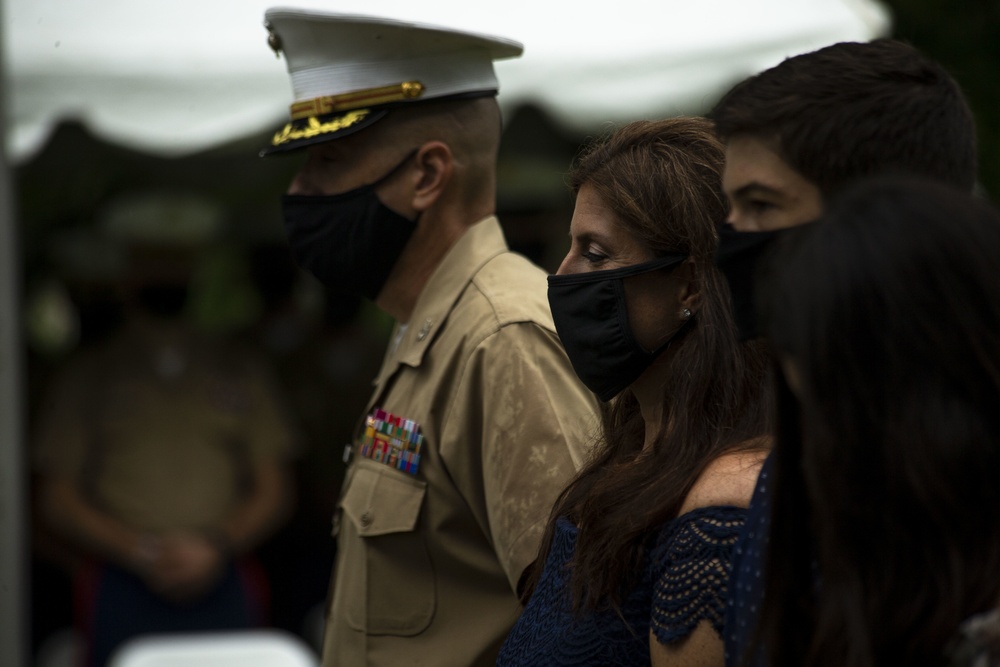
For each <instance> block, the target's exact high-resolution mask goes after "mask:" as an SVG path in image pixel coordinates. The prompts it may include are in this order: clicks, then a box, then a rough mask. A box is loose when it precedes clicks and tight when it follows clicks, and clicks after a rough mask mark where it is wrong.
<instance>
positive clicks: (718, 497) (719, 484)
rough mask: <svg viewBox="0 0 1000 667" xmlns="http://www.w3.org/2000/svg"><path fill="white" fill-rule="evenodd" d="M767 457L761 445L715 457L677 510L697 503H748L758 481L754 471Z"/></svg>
mask: <svg viewBox="0 0 1000 667" xmlns="http://www.w3.org/2000/svg"><path fill="white" fill-rule="evenodd" d="M762 444H766V443H762ZM766 457H767V450H766V449H764V448H762V449H754V450H751V451H741V452H730V453H728V454H723V455H722V456H720V457H719V458H717V459H715V460H714V461H712V462H711V463H709V464H708V466H706V467H705V470H704V471H702V473H701V476H700V477H698V479H697V481H695V483H694V486H693V487H691V490H690V491H689V492H688V494H687V497H686V498H685V499H684V504H683V505H682V506H681V510H680V514H685V513H687V512H690V511H691V510H694V509H698V508H699V507H713V506H722V505H732V506H735V507H748V506H749V505H750V497H751V496H752V495H753V489H754V486H755V485H756V484H757V475H758V474H759V473H760V467H761V465H762V464H763V463H764V459H765V458H766Z"/></svg>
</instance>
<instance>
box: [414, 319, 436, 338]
mask: <svg viewBox="0 0 1000 667" xmlns="http://www.w3.org/2000/svg"><path fill="white" fill-rule="evenodd" d="M431 324H432V322H431V321H430V320H424V323H423V325H421V327H420V331H418V332H417V340H418V341H421V340H423V339H425V338H427V334H429V333H430V332H431Z"/></svg>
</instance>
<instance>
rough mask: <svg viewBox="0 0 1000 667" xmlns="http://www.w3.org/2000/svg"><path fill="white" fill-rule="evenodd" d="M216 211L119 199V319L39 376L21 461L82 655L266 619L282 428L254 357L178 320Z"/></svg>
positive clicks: (281, 502) (112, 220) (171, 200)
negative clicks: (42, 382)
mask: <svg viewBox="0 0 1000 667" xmlns="http://www.w3.org/2000/svg"><path fill="white" fill-rule="evenodd" d="M222 222H223V221H222V216H221V214H220V212H219V210H218V209H217V208H215V207H214V206H212V205H211V203H210V202H206V201H205V200H203V199H200V198H198V197H193V196H184V195H177V194H175V195H171V196H155V195H147V196H136V197H123V198H119V199H118V200H117V201H116V202H115V204H114V205H113V206H111V207H109V208H107V209H106V210H105V211H104V213H103V215H102V219H101V221H100V228H101V230H102V231H103V232H104V234H105V235H106V237H107V238H109V239H111V240H113V241H116V242H117V243H119V244H121V246H120V247H121V248H122V249H123V250H124V256H123V258H124V275H123V279H122V281H121V283H120V285H121V287H122V295H121V296H122V311H121V312H122V323H121V326H120V327H119V328H118V330H116V331H114V332H113V333H110V334H109V335H108V336H107V337H106V338H105V339H104V340H102V341H100V342H98V343H95V344H93V345H90V346H89V347H87V348H84V349H83V350H82V351H81V352H80V353H79V354H78V355H77V356H76V357H75V358H74V359H72V360H71V362H70V363H69V364H67V365H66V367H65V368H64V369H63V370H61V371H60V372H59V373H58V374H57V375H56V376H55V377H54V378H53V381H52V382H51V383H50V387H49V389H48V390H47V391H46V392H45V398H44V399H43V400H42V401H41V404H40V407H39V410H38V415H37V419H36V428H35V434H34V435H35V437H34V443H33V444H34V450H33V460H34V465H35V468H36V471H37V474H38V476H39V479H40V485H39V500H40V506H41V511H40V515H41V517H42V520H43V522H44V523H45V525H46V526H47V527H48V528H50V529H51V532H52V533H53V534H54V535H55V536H57V537H58V538H61V539H63V540H65V541H66V543H67V544H68V545H70V546H71V548H72V553H73V555H74V556H75V557H76V558H75V561H76V562H75V570H74V577H73V578H74V594H75V615H76V623H77V626H78V630H79V631H80V633H81V636H82V637H83V638H84V643H85V651H86V664H88V665H95V666H99V665H103V664H105V662H106V660H107V659H108V657H109V656H110V655H111V653H112V652H113V651H114V649H115V648H116V646H118V645H119V644H120V643H121V642H123V641H124V640H126V639H128V638H130V637H132V636H135V635H138V634H142V633H149V632H169V631H191V630H209V629H233V628H247V627H253V626H258V625H261V624H263V623H264V622H265V621H266V612H267V583H266V579H265V577H264V576H263V575H262V570H261V569H260V568H259V566H256V565H255V562H254V560H253V559H252V558H251V557H250V554H251V553H252V552H253V551H254V549H255V548H256V547H257V546H258V545H259V544H260V543H261V541H262V540H263V539H264V538H266V537H267V536H269V535H270V534H271V533H272V532H273V531H274V529H275V528H276V527H277V526H278V525H279V524H280V523H281V521H282V520H283V519H284V518H285V517H286V515H287V513H288V511H289V509H290V502H289V501H290V498H291V496H290V488H289V474H288V460H289V457H290V455H291V454H292V453H293V443H294V438H293V432H292V429H291V426H290V423H289V420H288V419H287V416H286V414H285V411H284V410H283V408H282V407H281V406H280V404H279V401H278V400H277V398H276V395H275V392H274V387H273V386H272V381H271V378H270V376H269V373H268V371H267V369H266V368H265V366H264V364H263V362H262V360H261V359H260V358H259V357H258V355H257V354H256V353H255V352H253V351H251V348H249V347H247V346H243V345H237V344H235V343H234V342H233V341H232V340H229V339H227V338H226V337H224V336H219V335H214V336H213V335H209V334H206V333H204V332H202V331H201V330H199V329H198V328H196V327H194V326H193V325H192V324H191V321H190V318H187V317H185V314H186V312H187V309H189V308H190V307H191V302H190V300H189V299H188V293H189V288H190V286H191V281H192V279H193V278H194V277H195V276H196V268H197V260H198V258H199V249H200V248H202V247H203V245H204V244H205V243H207V242H208V241H209V240H210V239H211V238H212V236H213V235H214V234H216V233H218V231H219V227H220V226H221V223H222Z"/></svg>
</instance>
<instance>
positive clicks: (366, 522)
mask: <svg viewBox="0 0 1000 667" xmlns="http://www.w3.org/2000/svg"><path fill="white" fill-rule="evenodd" d="M374 520H375V517H374V516H372V512H371V510H368V511H367V512H365V513H364V514H362V515H361V527H362V528H368V527H369V526H371V525H372V522H373V521H374Z"/></svg>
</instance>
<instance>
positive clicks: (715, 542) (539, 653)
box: [497, 506, 746, 667]
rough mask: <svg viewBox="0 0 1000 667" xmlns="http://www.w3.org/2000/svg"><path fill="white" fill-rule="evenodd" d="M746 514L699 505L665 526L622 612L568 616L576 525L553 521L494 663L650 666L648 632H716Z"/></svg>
mask: <svg viewBox="0 0 1000 667" xmlns="http://www.w3.org/2000/svg"><path fill="white" fill-rule="evenodd" d="M745 516H746V510H745V509H743V508H739V507H729V506H726V507H703V508H699V509H696V510H693V511H691V512H688V513H687V514H684V515H683V516H680V517H677V518H676V519H674V520H672V521H670V522H668V523H667V524H665V525H664V526H663V527H662V528H661V529H660V532H659V534H658V535H656V537H655V540H654V541H653V542H652V544H653V548H652V549H651V550H650V552H649V556H648V558H647V560H646V563H645V567H644V568H643V571H642V573H641V576H640V578H639V581H638V583H637V585H636V586H635V587H634V589H633V590H632V591H631V593H630V594H629V595H628V597H627V598H626V599H625V600H624V602H623V604H622V609H621V616H619V615H618V614H617V613H616V612H615V611H613V610H610V609H606V610H600V611H588V612H585V613H583V614H581V615H579V616H576V615H574V614H573V611H572V606H571V605H572V602H571V599H570V593H569V589H568V583H569V576H568V575H569V572H568V571H567V569H566V567H565V565H566V563H568V562H569V560H570V558H571V557H572V555H573V550H574V549H575V548H576V536H577V528H576V526H574V525H573V524H572V523H571V522H570V521H569V520H567V519H565V518H562V519H558V520H557V522H556V530H555V535H554V536H553V540H552V548H551V550H550V551H549V554H548V557H547V558H546V560H545V566H544V569H543V570H542V575H541V577H540V578H539V581H538V586H537V587H536V589H535V593H534V595H532V597H531V600H530V601H529V602H528V605H527V607H525V609H524V613H522V614H521V617H520V618H519V619H518V621H517V623H516V624H515V625H514V628H513V630H511V632H510V635H508V637H507V640H506V641H505V642H504V645H503V647H502V648H501V649H500V656H499V658H498V660H497V665H498V666H501V667H508V666H511V667H513V666H518V667H522V666H527V665H540V666H542V665H544V666H545V667H559V666H561V665H566V666H569V665H573V666H574V667H577V666H584V665H649V662H650V656H649V632H650V630H652V631H653V633H654V634H655V636H656V638H657V639H658V640H659V641H660V642H662V643H664V644H671V643H674V642H677V641H680V640H682V639H684V638H685V637H687V636H688V635H689V634H691V632H692V631H693V630H694V628H695V626H697V625H698V623H699V622H701V621H703V620H708V621H710V622H711V623H712V627H714V628H715V631H716V632H717V633H719V634H720V635H721V633H722V621H723V615H724V613H725V601H726V586H727V583H728V580H729V571H730V563H731V556H732V551H733V546H734V544H735V542H736V538H737V536H738V535H739V532H740V528H741V527H742V525H743V521H744V518H745Z"/></svg>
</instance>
